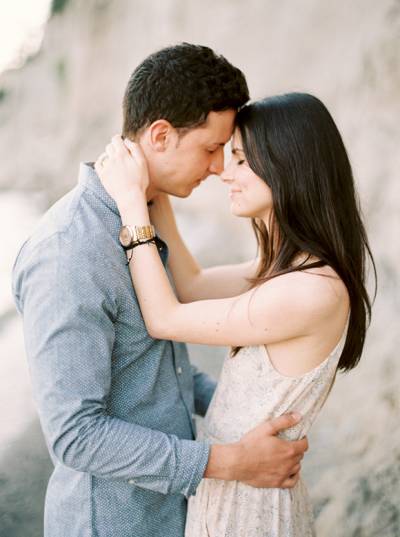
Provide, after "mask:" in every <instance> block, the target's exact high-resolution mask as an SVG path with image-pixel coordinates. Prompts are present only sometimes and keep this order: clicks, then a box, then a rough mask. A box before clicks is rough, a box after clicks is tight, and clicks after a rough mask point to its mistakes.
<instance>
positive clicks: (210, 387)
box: [192, 365, 217, 416]
mask: <svg viewBox="0 0 400 537" xmlns="http://www.w3.org/2000/svg"><path fill="white" fill-rule="evenodd" d="M192 373H193V384H194V408H195V411H196V414H198V415H199V416H205V415H206V412H207V409H208V406H209V404H210V402H211V399H212V396H213V395H214V392H215V388H216V386H217V383H216V381H215V380H213V379H212V378H211V377H209V376H208V375H207V374H206V373H202V372H201V371H199V370H198V369H197V367H196V366H194V365H192Z"/></svg>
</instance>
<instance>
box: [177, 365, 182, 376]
mask: <svg viewBox="0 0 400 537" xmlns="http://www.w3.org/2000/svg"><path fill="white" fill-rule="evenodd" d="M176 372H177V373H178V375H182V368H181V366H179V367H177V368H176Z"/></svg>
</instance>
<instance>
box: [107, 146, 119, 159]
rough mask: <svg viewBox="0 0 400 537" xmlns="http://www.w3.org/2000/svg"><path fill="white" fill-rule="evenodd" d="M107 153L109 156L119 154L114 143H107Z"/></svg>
mask: <svg viewBox="0 0 400 537" xmlns="http://www.w3.org/2000/svg"><path fill="white" fill-rule="evenodd" d="M106 153H107V156H108V157H109V158H113V157H115V155H116V154H117V151H116V149H115V147H114V146H113V144H112V143H110V144H107V145H106Z"/></svg>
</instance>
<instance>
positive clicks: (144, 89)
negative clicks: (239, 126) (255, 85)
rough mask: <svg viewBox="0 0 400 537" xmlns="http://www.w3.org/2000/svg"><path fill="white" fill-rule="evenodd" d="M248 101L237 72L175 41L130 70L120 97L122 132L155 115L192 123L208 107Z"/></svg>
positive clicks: (176, 123) (211, 53)
mask: <svg viewBox="0 0 400 537" xmlns="http://www.w3.org/2000/svg"><path fill="white" fill-rule="evenodd" d="M248 100H249V90H248V88H247V83H246V79H245V77H244V75H243V73H242V72H241V71H240V69H238V68H237V67H234V66H233V65H232V64H230V63H229V62H228V60H226V59H225V58H224V57H223V56H219V55H217V54H216V53H215V52H214V51H213V50H211V49H210V48H208V47H204V46H201V45H192V44H189V43H181V44H179V45H175V46H171V47H167V48H164V49H162V50H159V51H158V52H155V53H154V54H151V55H150V56H148V57H147V58H146V59H145V60H144V61H143V62H142V63H141V64H140V65H139V66H138V67H137V68H136V69H135V71H134V72H133V73H132V75H131V77H130V79H129V82H128V86H127V88H126V91H125V96H124V101H123V114H124V118H123V119H124V121H123V135H124V136H129V135H131V136H134V135H136V134H137V133H139V132H140V130H142V129H143V128H145V127H147V126H149V125H151V123H153V122H154V121H156V120H158V119H165V120H167V121H169V122H170V123H171V125H173V126H174V127H175V128H194V127H197V126H199V125H201V124H202V123H204V122H205V121H206V119H207V115H208V113H209V112H211V111H214V112H219V111H222V110H229V109H234V110H238V109H239V108H240V107H241V106H243V105H244V104H245V103H246V102H247V101H248Z"/></svg>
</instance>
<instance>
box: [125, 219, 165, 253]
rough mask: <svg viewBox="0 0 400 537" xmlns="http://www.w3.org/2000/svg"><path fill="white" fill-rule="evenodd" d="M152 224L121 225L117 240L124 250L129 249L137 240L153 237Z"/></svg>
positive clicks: (154, 234) (154, 232)
mask: <svg viewBox="0 0 400 537" xmlns="http://www.w3.org/2000/svg"><path fill="white" fill-rule="evenodd" d="M155 236H156V231H155V229H154V226H152V225H148V226H122V227H121V229H120V232H119V242H120V243H121V246H122V248H123V249H124V250H130V249H131V248H132V247H133V246H135V244H138V243H139V242H143V241H148V240H151V239H154V238H155Z"/></svg>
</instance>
